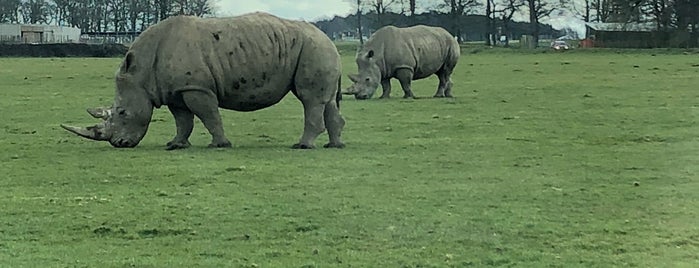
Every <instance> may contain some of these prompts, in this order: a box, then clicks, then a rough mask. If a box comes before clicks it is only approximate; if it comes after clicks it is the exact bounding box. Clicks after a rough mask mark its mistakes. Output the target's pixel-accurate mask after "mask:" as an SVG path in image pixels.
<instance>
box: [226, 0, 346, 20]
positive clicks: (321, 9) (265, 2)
mask: <svg viewBox="0 0 699 268" xmlns="http://www.w3.org/2000/svg"><path fill="white" fill-rule="evenodd" d="M218 7H219V9H218V13H219V15H221V16H234V15H240V14H244V13H249V12H255V11H265V12H268V13H271V14H274V15H276V16H279V17H282V18H287V19H303V20H305V21H315V20H319V19H323V18H331V17H333V16H335V15H340V16H344V15H347V14H349V13H350V11H351V10H352V7H351V6H350V4H349V3H347V2H345V1H344V0H243V1H239V0H218Z"/></svg>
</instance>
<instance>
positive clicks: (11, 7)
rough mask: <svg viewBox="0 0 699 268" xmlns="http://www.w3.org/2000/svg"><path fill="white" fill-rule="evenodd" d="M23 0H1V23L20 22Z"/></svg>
mask: <svg viewBox="0 0 699 268" xmlns="http://www.w3.org/2000/svg"><path fill="white" fill-rule="evenodd" d="M21 6H22V2H21V1H20V0H2V1H0V23H3V22H9V23H17V22H19V12H20V7H21Z"/></svg>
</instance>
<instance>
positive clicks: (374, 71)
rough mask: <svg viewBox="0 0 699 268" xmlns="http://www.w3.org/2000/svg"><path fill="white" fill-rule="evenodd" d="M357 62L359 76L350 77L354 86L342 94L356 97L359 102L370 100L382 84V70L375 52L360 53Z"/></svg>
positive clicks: (352, 75)
mask: <svg viewBox="0 0 699 268" xmlns="http://www.w3.org/2000/svg"><path fill="white" fill-rule="evenodd" d="M356 61H357V68H358V69H359V74H350V75H348V76H349V79H350V80H352V82H353V84H352V85H351V86H350V87H349V88H347V89H345V90H344V91H343V92H342V94H346V95H354V97H355V98H356V99H359V100H365V99H370V98H371V96H373V95H374V93H375V92H376V89H377V88H378V87H379V84H380V83H381V70H380V69H379V64H378V63H377V59H376V57H375V55H374V51H373V50H369V51H368V52H359V53H358V54H357V60H356Z"/></svg>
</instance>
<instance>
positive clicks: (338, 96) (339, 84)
mask: <svg viewBox="0 0 699 268" xmlns="http://www.w3.org/2000/svg"><path fill="white" fill-rule="evenodd" d="M341 100H342V76H340V77H339V78H337V92H336V93H335V103H336V104H337V109H338V110H340V101H341Z"/></svg>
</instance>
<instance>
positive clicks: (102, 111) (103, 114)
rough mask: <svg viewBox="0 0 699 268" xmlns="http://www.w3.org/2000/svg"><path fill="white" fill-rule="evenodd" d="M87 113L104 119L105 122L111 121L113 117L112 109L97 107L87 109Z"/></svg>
mask: <svg viewBox="0 0 699 268" xmlns="http://www.w3.org/2000/svg"><path fill="white" fill-rule="evenodd" d="M87 113H89V114H90V115H91V116H92V117H94V118H102V119H104V120H107V119H109V117H111V116H112V108H111V107H97V108H87Z"/></svg>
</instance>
